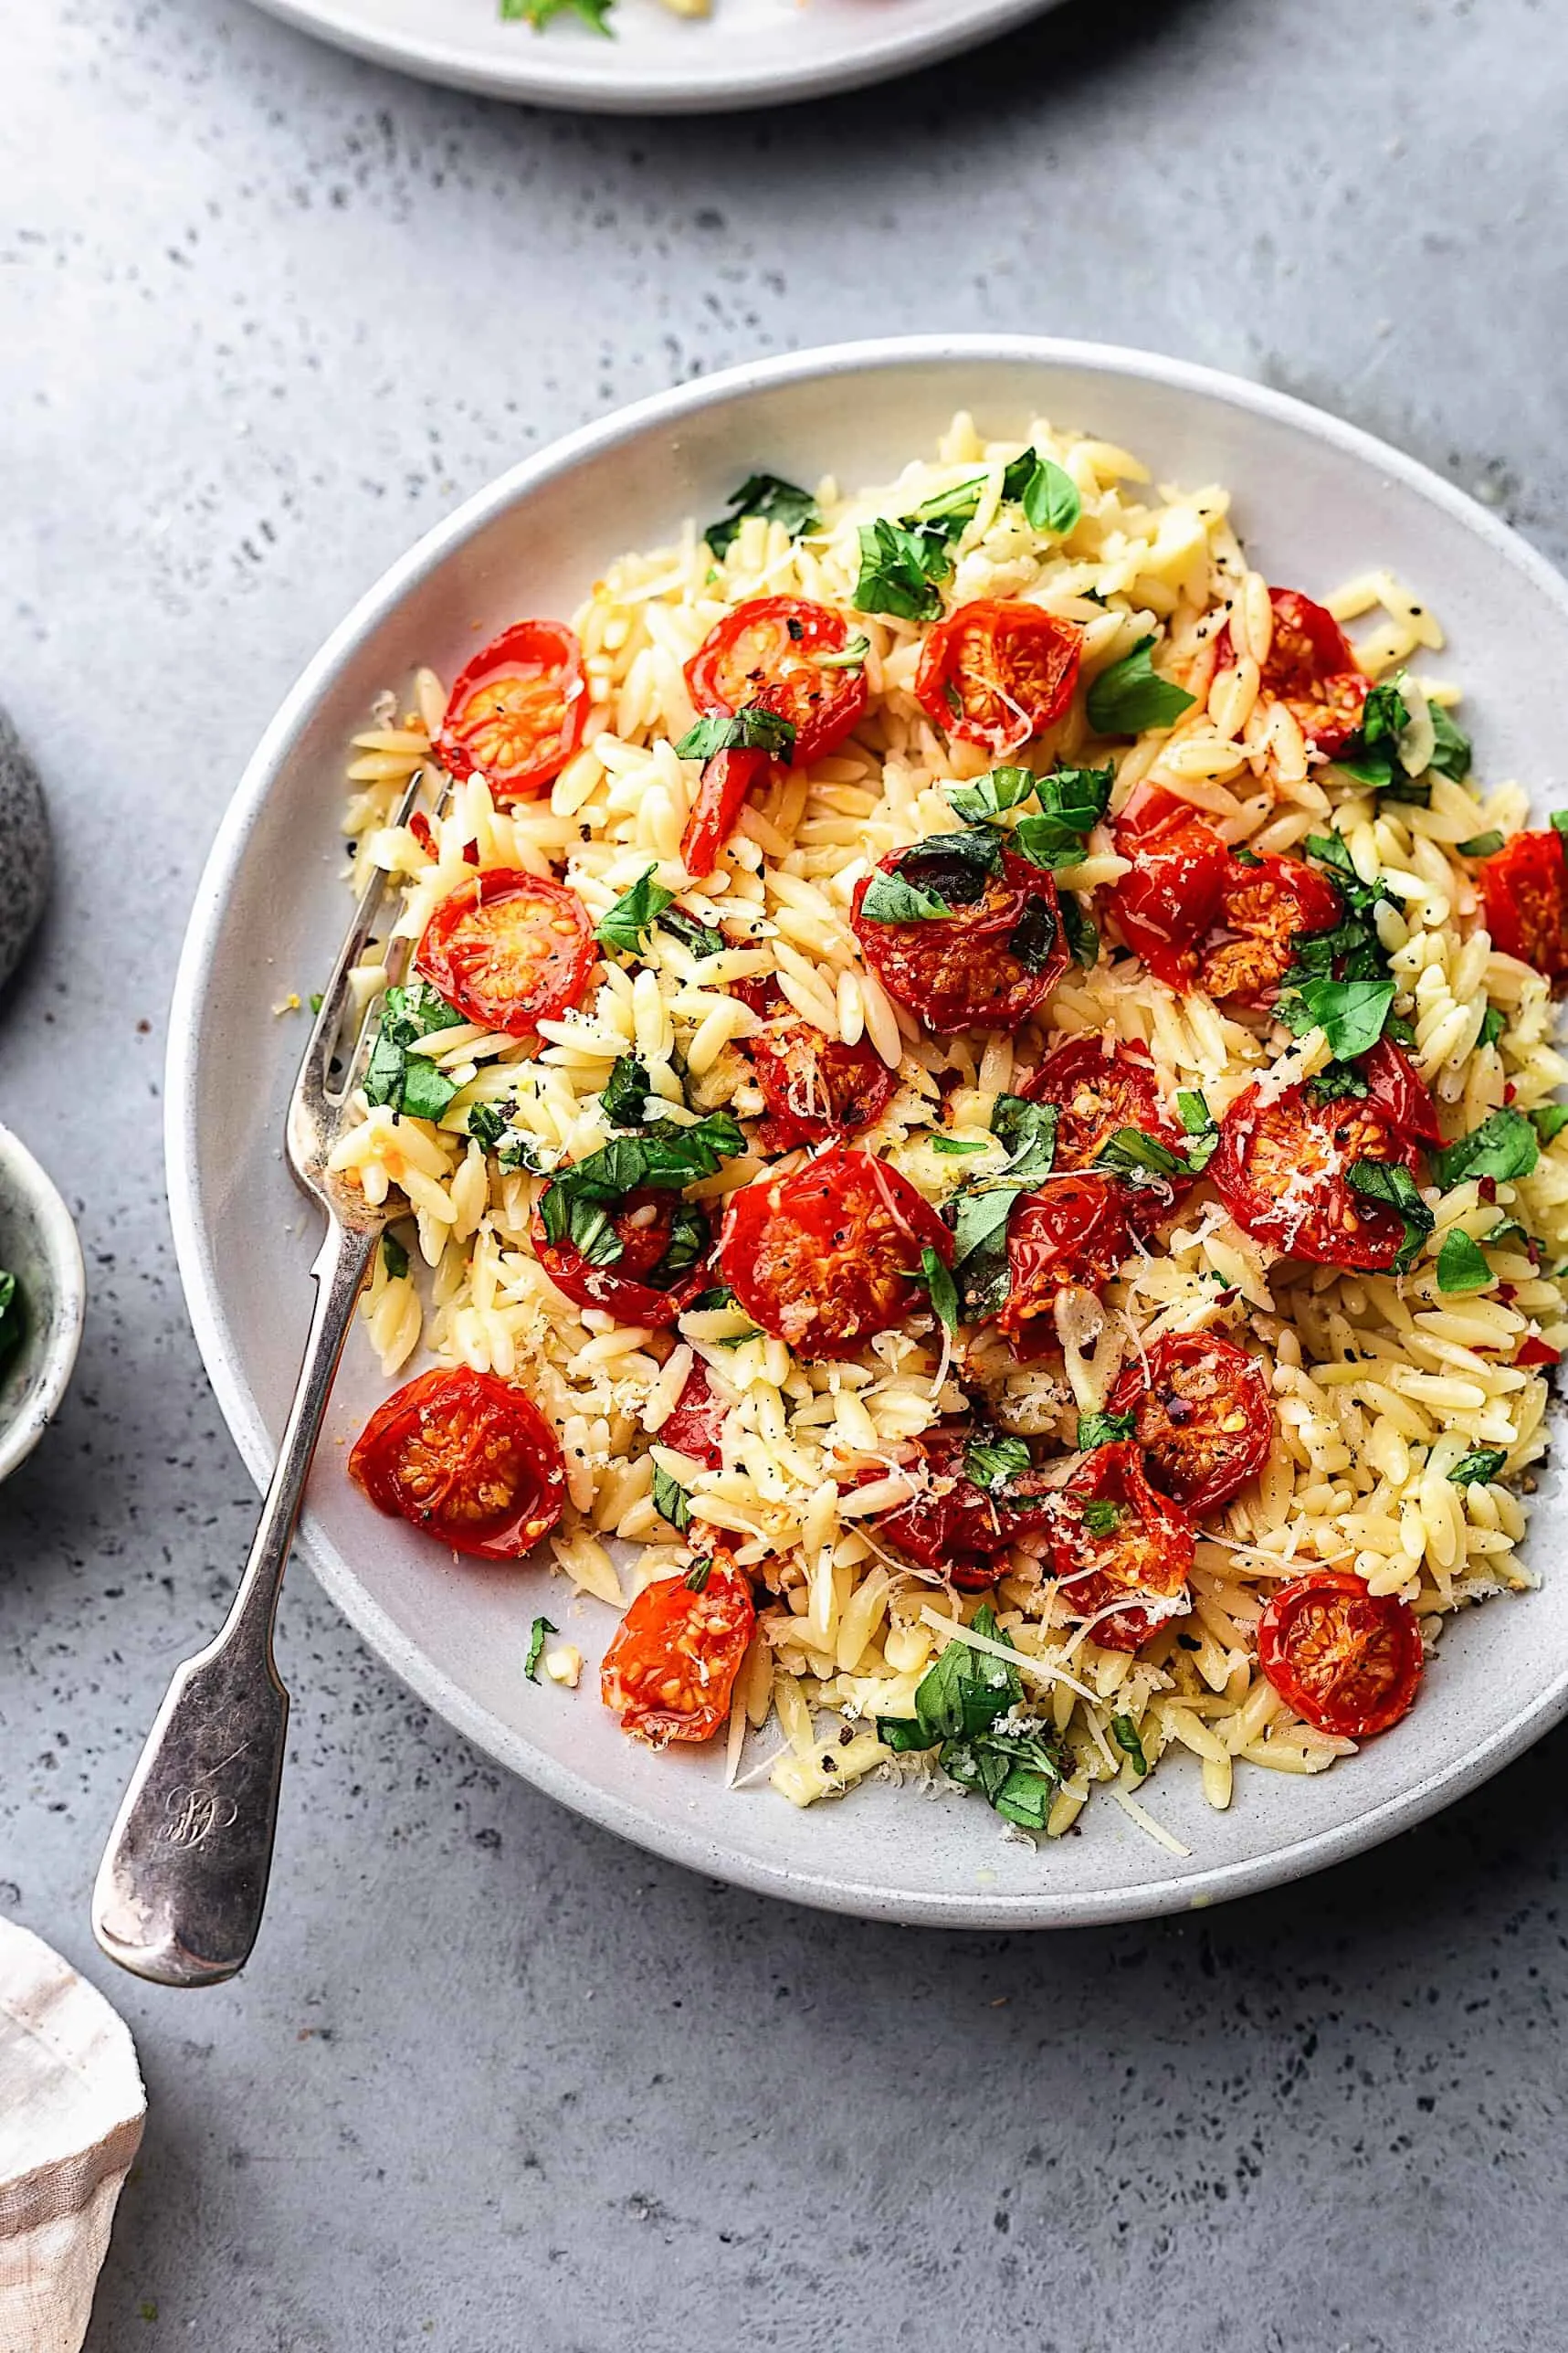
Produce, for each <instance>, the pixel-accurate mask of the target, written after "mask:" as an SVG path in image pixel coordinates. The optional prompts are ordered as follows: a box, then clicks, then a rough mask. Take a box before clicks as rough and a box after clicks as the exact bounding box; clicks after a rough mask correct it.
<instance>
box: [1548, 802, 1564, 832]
mask: <svg viewBox="0 0 1568 2353" xmlns="http://www.w3.org/2000/svg"><path fill="white" fill-rule="evenodd" d="M1548 823H1549V824H1550V825H1551V828H1552V832H1553V833H1554V834H1556V835H1557V836H1558V838H1559V839H1568V809H1553V810H1552V815H1551V817H1550V818H1549V819H1548Z"/></svg>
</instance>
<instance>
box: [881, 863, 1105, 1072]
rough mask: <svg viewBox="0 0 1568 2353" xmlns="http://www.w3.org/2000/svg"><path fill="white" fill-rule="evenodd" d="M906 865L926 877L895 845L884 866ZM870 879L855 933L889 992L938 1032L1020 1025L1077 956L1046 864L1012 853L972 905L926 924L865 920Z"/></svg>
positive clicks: (886, 869) (888, 870)
mask: <svg viewBox="0 0 1568 2353" xmlns="http://www.w3.org/2000/svg"><path fill="white" fill-rule="evenodd" d="M900 870H902V871H905V872H907V873H908V874H909V875H910V879H911V880H913V881H918V880H919V868H918V860H916V858H915V857H914V855H913V854H912V853H911V852H910V851H909V850H907V849H896V850H892V851H889V855H888V856H887V857H886V858H884V859H883V860H882V861H881V867H880V871H881V872H882V873H884V874H893V873H897V872H899V871H900ZM870 882H871V878H870V876H869V875H865V876H863V877H862V879H861V880H860V881H859V882H858V883H857V884H856V886H855V903H854V907H853V910H852V913H851V916H850V921H851V922H852V923H853V924H854V927H855V936H856V938H857V939H858V941H859V943H860V946H861V950H862V952H863V954H864V955H865V958H866V961H867V963H868V965H870V967H871V969H872V971H873V972H874V973H875V974H876V976H877V978H878V979H879V981H880V982H881V984H882V987H884V988H885V989H886V990H887V992H888V994H889V997H896V998H897V999H898V1001H899V1003H900V1005H904V1006H907V1007H908V1008H909V1009H910V1012H911V1013H917V1014H919V1016H920V1018H921V1020H922V1021H923V1022H924V1023H925V1025H926V1027H927V1029H932V1030H934V1031H935V1032H936V1033H937V1035H938V1036H939V1037H950V1036H951V1035H952V1032H953V1031H954V1030H956V1029H1016V1028H1017V1027H1018V1025H1019V1023H1020V1022H1021V1021H1023V1020H1025V1019H1026V1017H1027V1016H1028V1015H1029V1014H1031V1013H1032V1012H1033V1011H1034V1010H1035V1008H1036V1007H1037V1005H1041V1004H1043V1003H1044V1001H1045V999H1046V998H1047V997H1048V996H1049V995H1050V993H1051V991H1052V989H1053V988H1054V987H1056V985H1057V983H1058V980H1060V978H1061V976H1062V975H1063V973H1064V972H1066V970H1067V968H1068V965H1069V964H1070V963H1071V961H1072V957H1071V954H1070V952H1069V950H1068V945H1067V942H1066V940H1065V938H1064V937H1063V934H1062V924H1061V908H1060V904H1059V902H1058V898H1057V892H1056V885H1055V884H1054V883H1053V882H1052V881H1051V878H1050V876H1049V875H1048V874H1047V872H1046V871H1045V869H1044V868H1043V867H1039V866H1034V865H1031V864H1030V862H1029V860H1027V859H1026V858H1018V857H1016V856H1015V854H1014V853H1013V851H1011V850H1007V851H1005V852H1004V854H1003V860H1002V871H1001V873H1000V874H993V875H988V876H987V877H986V878H985V889H984V893H983V895H982V896H981V897H980V898H979V899H977V900H976V901H975V902H974V903H973V905H972V906H957V907H954V908H953V910H952V913H951V914H950V915H945V916H933V917H931V919H930V920H928V921H926V922H923V923H871V922H868V920H867V918H866V917H865V916H864V915H863V914H862V913H861V912H860V910H861V905H862V902H863V901H864V899H865V896H866V893H867V892H868V889H869V888H870ZM1021 926H1023V927H1025V928H1024V930H1023V933H1022V934H1021V935H1020V927H1021ZM1021 949H1026V953H1020V950H1021Z"/></svg>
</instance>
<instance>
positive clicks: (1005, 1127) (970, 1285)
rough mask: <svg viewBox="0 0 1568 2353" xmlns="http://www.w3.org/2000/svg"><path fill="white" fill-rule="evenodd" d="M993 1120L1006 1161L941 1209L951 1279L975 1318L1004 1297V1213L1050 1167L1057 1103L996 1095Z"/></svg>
mask: <svg viewBox="0 0 1568 2353" xmlns="http://www.w3.org/2000/svg"><path fill="white" fill-rule="evenodd" d="M991 1125H992V1128H993V1130H994V1133H995V1134H997V1135H998V1136H999V1137H1000V1138H1001V1140H1002V1142H1003V1143H1004V1144H1005V1145H1006V1147H1007V1152H1008V1159H1007V1163H1006V1166H1005V1167H1003V1168H999V1169H998V1170H996V1171H995V1173H994V1175H990V1176H978V1177H976V1178H975V1179H974V1180H973V1182H972V1183H971V1184H968V1185H966V1186H964V1187H963V1189H962V1191H960V1192H958V1193H956V1194H954V1196H953V1198H952V1200H951V1201H949V1202H948V1203H947V1204H946V1206H945V1208H943V1210H942V1217H943V1219H944V1220H945V1222H946V1223H947V1224H948V1225H949V1226H951V1227H952V1273H953V1281H954V1285H955V1287H956V1289H957V1292H958V1295H959V1299H960V1302H961V1303H962V1306H963V1311H964V1312H965V1313H966V1314H968V1315H969V1316H970V1317H971V1318H972V1319H973V1320H974V1321H976V1322H978V1321H979V1320H980V1319H981V1318H982V1317H984V1316H986V1315H994V1314H995V1313H996V1311H997V1309H998V1308H999V1307H1001V1306H1002V1305H1003V1303H1004V1302H1005V1299H1006V1297H1007V1291H1008V1280H1009V1279H1008V1272H1007V1219H1008V1218H1009V1217H1010V1215H1011V1214H1012V1209H1013V1204H1014V1202H1015V1201H1016V1199H1017V1198H1018V1196H1019V1194H1020V1193H1026V1192H1028V1191H1030V1190H1031V1189H1032V1188H1033V1187H1035V1186H1037V1185H1039V1184H1043V1183H1044V1181H1045V1179H1046V1178H1047V1176H1049V1175H1050V1173H1051V1168H1052V1165H1053V1163H1054V1161H1055V1158H1056V1134H1057V1106H1056V1105H1055V1103H1026V1102H1025V1101H1024V1100H1023V1098H1022V1097H1021V1096H1018V1095H998V1096H997V1098H996V1103H995V1106H994V1110H993V1112H992V1114H991Z"/></svg>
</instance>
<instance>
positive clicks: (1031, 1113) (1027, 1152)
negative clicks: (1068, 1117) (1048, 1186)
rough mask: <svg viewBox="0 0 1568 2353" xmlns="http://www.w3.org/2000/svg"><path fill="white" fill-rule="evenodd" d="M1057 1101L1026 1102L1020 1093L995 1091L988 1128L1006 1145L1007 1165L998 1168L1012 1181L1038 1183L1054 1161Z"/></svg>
mask: <svg viewBox="0 0 1568 2353" xmlns="http://www.w3.org/2000/svg"><path fill="white" fill-rule="evenodd" d="M1058 1117H1059V1113H1058V1108H1057V1105H1056V1104H1055V1103H1029V1102H1027V1101H1026V1099H1025V1098H1024V1096H1022V1095H998V1096H997V1098H996V1101H995V1103H994V1104H993V1105H992V1108H991V1132H992V1134H994V1135H995V1136H998V1137H1000V1139H1001V1141H1002V1142H1003V1143H1004V1144H1005V1145H1006V1147H1007V1151H1008V1155H1009V1158H1008V1162H1007V1166H1006V1167H1005V1169H1003V1170H1001V1171H1000V1172H999V1176H998V1180H997V1181H1001V1179H1003V1178H1005V1180H1006V1181H1007V1182H1008V1183H1009V1184H1014V1185H1039V1184H1043V1183H1044V1181H1045V1179H1046V1178H1047V1176H1049V1175H1050V1173H1051V1170H1052V1168H1053V1167H1054V1166H1055V1165H1056V1152H1057V1122H1058Z"/></svg>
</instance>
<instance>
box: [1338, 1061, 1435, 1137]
mask: <svg viewBox="0 0 1568 2353" xmlns="http://www.w3.org/2000/svg"><path fill="white" fill-rule="evenodd" d="M1356 1068H1357V1070H1358V1071H1360V1072H1361V1074H1362V1076H1363V1079H1364V1080H1365V1081H1366V1100H1367V1102H1368V1103H1371V1105H1372V1106H1373V1110H1374V1111H1379V1112H1381V1113H1383V1116H1384V1119H1385V1120H1387V1122H1388V1124H1389V1125H1390V1126H1391V1127H1392V1128H1394V1130H1395V1132H1396V1133H1397V1134H1400V1135H1408V1136H1414V1138H1415V1141H1416V1143H1417V1144H1441V1143H1442V1141H1443V1131H1442V1129H1441V1128H1440V1127H1439V1126H1438V1124H1437V1106H1436V1103H1434V1102H1433V1100H1432V1098H1431V1095H1430V1094H1429V1093H1428V1092H1427V1089H1426V1080H1425V1079H1424V1078H1423V1077H1422V1076H1421V1073H1420V1071H1418V1070H1417V1069H1416V1067H1415V1063H1414V1062H1413V1061H1412V1060H1410V1057H1409V1055H1408V1054H1406V1053H1405V1051H1404V1050H1403V1049H1402V1048H1400V1047H1398V1046H1395V1045H1394V1043H1393V1041H1392V1040H1391V1039H1387V1038H1380V1039H1378V1041H1377V1043H1376V1045H1375V1046H1373V1048H1372V1049H1371V1050H1370V1051H1369V1052H1367V1053H1365V1054H1363V1056H1362V1057H1361V1059H1360V1060H1359V1061H1358V1062H1357V1064H1356Z"/></svg>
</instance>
